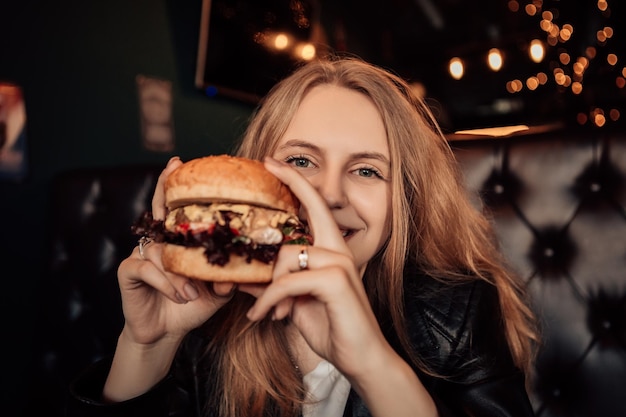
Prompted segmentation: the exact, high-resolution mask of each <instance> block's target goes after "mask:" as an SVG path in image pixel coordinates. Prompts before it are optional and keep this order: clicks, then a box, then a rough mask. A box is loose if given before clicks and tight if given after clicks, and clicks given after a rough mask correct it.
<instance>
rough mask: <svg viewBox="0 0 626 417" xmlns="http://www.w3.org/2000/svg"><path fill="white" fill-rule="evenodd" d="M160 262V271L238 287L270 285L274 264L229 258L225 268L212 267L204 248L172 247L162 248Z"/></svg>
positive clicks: (235, 257)
mask: <svg viewBox="0 0 626 417" xmlns="http://www.w3.org/2000/svg"><path fill="white" fill-rule="evenodd" d="M161 261H162V262H163V268H165V270H166V271H168V272H173V273H175V274H179V275H184V276H186V277H189V278H195V279H200V280H203V281H213V282H234V283H240V284H244V283H246V284H249V283H255V284H256V283H265V282H270V281H271V280H272V271H273V269H274V265H273V264H266V263H264V262H261V261H257V260H255V259H253V260H251V261H250V262H247V261H246V258H244V257H242V256H238V255H232V254H231V255H230V260H229V261H228V263H227V264H226V265H224V266H220V265H213V264H211V263H209V261H208V260H207V258H206V256H205V254H204V248H202V247H195V248H193V247H192V248H190V247H185V246H180V245H173V244H165V246H164V247H163V252H162V254H161Z"/></svg>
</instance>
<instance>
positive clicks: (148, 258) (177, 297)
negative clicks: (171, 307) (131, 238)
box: [133, 243, 199, 303]
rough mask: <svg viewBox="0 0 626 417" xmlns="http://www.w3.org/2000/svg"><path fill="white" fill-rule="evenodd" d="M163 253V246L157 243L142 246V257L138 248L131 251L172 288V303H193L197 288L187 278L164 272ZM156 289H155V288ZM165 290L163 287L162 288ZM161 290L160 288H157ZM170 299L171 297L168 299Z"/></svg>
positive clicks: (197, 294)
mask: <svg viewBox="0 0 626 417" xmlns="http://www.w3.org/2000/svg"><path fill="white" fill-rule="evenodd" d="M162 251H163V245H162V244H158V243H150V244H148V245H144V249H143V257H142V256H141V254H140V253H139V248H136V249H135V250H134V251H133V255H135V254H136V255H137V257H138V258H139V260H140V261H143V262H145V263H147V264H150V265H152V266H154V268H155V269H156V271H158V272H159V273H160V275H162V276H163V277H164V278H165V280H166V281H168V282H169V284H170V286H171V287H173V288H174V290H175V294H174V301H180V302H183V303H186V302H188V301H193V300H195V299H196V298H198V297H199V293H198V286H197V285H196V284H195V283H194V282H193V281H192V280H190V279H189V278H187V277H184V276H182V275H177V274H172V273H169V272H165V270H164V268H163V263H162V261H161V252H162ZM155 288H156V287H155ZM162 288H165V287H162ZM157 289H159V290H160V289H161V288H157ZM164 294H166V295H168V294H169V292H164ZM168 298H170V299H171V297H168Z"/></svg>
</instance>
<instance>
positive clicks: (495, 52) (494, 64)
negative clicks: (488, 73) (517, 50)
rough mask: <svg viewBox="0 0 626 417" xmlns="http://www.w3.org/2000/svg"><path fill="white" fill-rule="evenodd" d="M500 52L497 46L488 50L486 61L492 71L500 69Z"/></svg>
mask: <svg viewBox="0 0 626 417" xmlns="http://www.w3.org/2000/svg"><path fill="white" fill-rule="evenodd" d="M502 62H503V60H502V53H501V52H500V50H499V49H497V48H492V49H491V50H489V54H488V55H487V63H488V64H489V68H491V69H492V70H493V71H500V69H501V68H502Z"/></svg>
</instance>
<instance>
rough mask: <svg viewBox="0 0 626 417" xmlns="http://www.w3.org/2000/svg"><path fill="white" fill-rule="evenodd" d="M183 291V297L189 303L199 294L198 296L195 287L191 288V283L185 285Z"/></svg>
mask: <svg viewBox="0 0 626 417" xmlns="http://www.w3.org/2000/svg"><path fill="white" fill-rule="evenodd" d="M183 291H184V292H185V295H186V296H187V299H188V300H189V301H193V300H195V299H196V298H198V297H199V296H200V294H198V290H197V289H196V287H194V286H193V284H192V283H191V282H188V283H186V284H185V286H184V287H183Z"/></svg>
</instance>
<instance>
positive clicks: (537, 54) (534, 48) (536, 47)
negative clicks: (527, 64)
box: [528, 39, 546, 62]
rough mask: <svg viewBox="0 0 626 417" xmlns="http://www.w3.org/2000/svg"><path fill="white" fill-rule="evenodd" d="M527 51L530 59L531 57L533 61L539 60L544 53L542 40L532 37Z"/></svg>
mask: <svg viewBox="0 0 626 417" xmlns="http://www.w3.org/2000/svg"><path fill="white" fill-rule="evenodd" d="M528 51H529V54H530V59H532V60H533V61H534V62H541V61H542V60H543V57H544V55H545V53H546V51H545V48H544V47H543V42H541V41H540V40H539V39H534V40H533V41H532V42H530V48H529V50H528Z"/></svg>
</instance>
